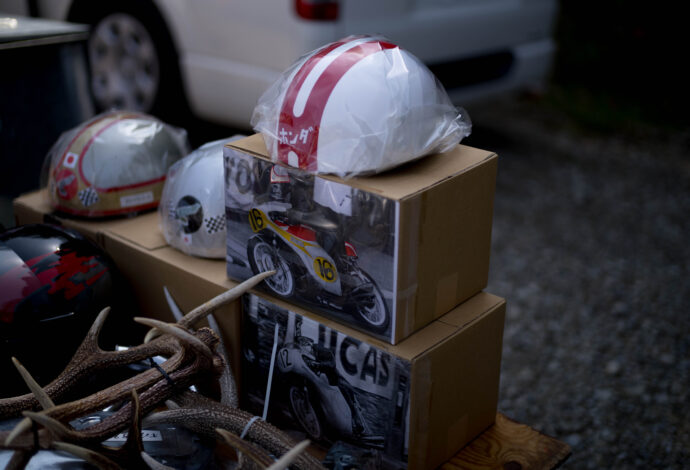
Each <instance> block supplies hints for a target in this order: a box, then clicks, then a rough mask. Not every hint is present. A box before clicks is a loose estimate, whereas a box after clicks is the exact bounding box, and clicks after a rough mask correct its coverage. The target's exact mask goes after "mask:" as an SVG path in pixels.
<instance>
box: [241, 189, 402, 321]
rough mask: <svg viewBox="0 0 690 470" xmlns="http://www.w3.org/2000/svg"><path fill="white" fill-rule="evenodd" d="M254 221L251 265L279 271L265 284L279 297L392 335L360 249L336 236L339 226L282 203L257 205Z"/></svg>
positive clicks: (256, 269)
mask: <svg viewBox="0 0 690 470" xmlns="http://www.w3.org/2000/svg"><path fill="white" fill-rule="evenodd" d="M248 217H249V224H250V227H251V229H252V231H253V232H254V235H253V236H252V237H251V238H250V239H249V242H248V244H247V259H248V261H249V264H250V266H251V269H252V271H253V272H254V273H255V274H257V273H259V272H263V271H271V270H275V271H276V274H275V275H273V276H271V277H269V278H267V279H266V280H265V281H264V282H265V284H266V286H267V287H268V288H269V289H270V290H271V291H272V292H273V293H275V294H277V295H278V296H281V297H286V298H290V297H299V299H300V300H301V301H303V302H307V303H312V304H314V305H316V306H317V307H321V308H322V309H325V310H335V311H338V312H342V313H345V314H349V315H352V316H354V317H355V318H356V319H358V320H359V322H360V323H363V324H364V325H365V326H366V328H367V330H369V331H371V332H373V333H383V332H385V331H386V330H387V328H388V326H389V323H390V313H389V311H388V307H387V305H386V301H385V299H384V297H383V294H382V293H381V290H380V289H379V287H378V286H377V285H376V283H375V282H374V280H373V279H372V278H371V276H370V275H369V274H367V273H366V272H364V271H363V270H362V269H361V268H360V267H359V266H358V264H357V252H356V250H355V247H354V246H353V245H352V244H351V243H349V242H348V241H344V240H340V238H339V237H338V236H337V235H336V234H337V232H338V230H337V229H338V227H337V226H336V224H335V223H333V222H332V221H330V220H328V219H327V218H325V217H322V216H319V214H318V213H314V212H308V213H305V212H301V211H298V210H294V209H290V210H285V206H284V205H283V204H282V203H280V202H266V203H263V204H260V205H256V206H255V207H253V208H251V209H250V210H249V213H248ZM326 246H328V247H330V249H329V250H327V249H326V248H325V247H326Z"/></svg>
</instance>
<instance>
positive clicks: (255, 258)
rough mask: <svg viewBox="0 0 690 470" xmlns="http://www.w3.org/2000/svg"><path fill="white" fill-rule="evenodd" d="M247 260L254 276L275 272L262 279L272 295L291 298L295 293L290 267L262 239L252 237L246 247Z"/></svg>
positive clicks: (275, 250) (278, 251)
mask: <svg viewBox="0 0 690 470" xmlns="http://www.w3.org/2000/svg"><path fill="white" fill-rule="evenodd" d="M247 258H248V259H249V264H250V265H251V268H252V272H253V273H254V274H258V273H262V272H265V271H275V272H276V273H275V274H274V275H273V276H270V277H268V278H266V279H264V283H266V285H267V286H268V288H269V289H270V290H271V291H273V292H274V293H276V294H278V295H280V296H282V297H291V296H292V294H293V293H294V292H295V277H294V276H293V275H292V271H290V265H289V264H288V262H287V261H286V260H285V258H283V257H282V256H281V255H280V250H278V249H277V248H276V247H274V246H273V245H272V244H271V243H269V242H267V241H266V240H264V239H263V238H260V237H254V238H252V239H251V240H249V245H248V246H247Z"/></svg>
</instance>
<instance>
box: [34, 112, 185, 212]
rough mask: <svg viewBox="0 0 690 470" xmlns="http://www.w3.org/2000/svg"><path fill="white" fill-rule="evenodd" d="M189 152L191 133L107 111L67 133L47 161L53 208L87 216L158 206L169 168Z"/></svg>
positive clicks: (135, 115)
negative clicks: (188, 134)
mask: <svg viewBox="0 0 690 470" xmlns="http://www.w3.org/2000/svg"><path fill="white" fill-rule="evenodd" d="M187 153H189V144H188V142H187V132H186V131H185V130H184V129H180V128H177V127H173V126H170V125H168V124H166V123H164V122H162V121H160V120H158V119H156V118H154V117H152V116H148V115H146V114H141V113H132V112H127V111H115V112H106V113H103V114H100V115H98V116H96V117H94V118H93V119H90V120H89V121H87V122H85V123H83V124H81V125H79V126H77V127H75V128H74V129H71V130H69V131H67V132H64V133H63V134H62V135H61V136H60V138H59V139H58V141H57V142H56V143H55V144H54V145H53V147H52V148H51V149H50V151H49V153H48V155H47V156H46V160H45V162H44V173H45V174H44V176H43V178H44V179H46V181H45V184H46V185H47V186H48V197H49V200H50V203H51V205H52V207H53V208H54V209H57V210H59V211H62V212H65V213H68V214H73V215H79V216H87V217H104V216H113V215H123V214H131V213H136V212H141V211H144V210H147V209H152V208H155V207H157V206H158V203H159V201H160V197H161V192H162V190H163V183H164V182H165V176H166V172H167V171H168V168H169V167H170V165H172V164H173V163H174V162H176V161H177V160H179V159H180V158H182V157H184V156H185V155H186V154H187Z"/></svg>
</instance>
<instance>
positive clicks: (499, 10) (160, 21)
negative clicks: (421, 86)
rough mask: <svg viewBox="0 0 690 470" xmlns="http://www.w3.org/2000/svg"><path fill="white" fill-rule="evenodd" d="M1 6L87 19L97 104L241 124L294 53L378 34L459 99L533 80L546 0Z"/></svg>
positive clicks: (548, 53)
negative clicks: (182, 107)
mask: <svg viewBox="0 0 690 470" xmlns="http://www.w3.org/2000/svg"><path fill="white" fill-rule="evenodd" d="M0 12H2V13H4V14H7V13H10V14H20V15H29V16H38V17H44V18H53V19H59V20H66V21H70V22H76V23H86V24H89V25H91V26H92V29H91V35H90V41H89V56H90V61H91V68H92V91H93V96H94V99H95V102H96V104H97V106H98V107H99V108H110V107H113V106H117V107H126V108H129V109H138V110H142V111H145V112H151V113H154V114H155V113H157V112H161V111H163V110H165V109H173V108H175V107H176V106H179V104H180V100H182V99H184V100H186V103H188V105H189V108H190V109H191V111H192V113H193V114H195V115H196V116H198V117H200V118H203V119H206V120H209V121H214V122H217V123H220V124H225V125H231V126H236V127H239V128H248V127H249V119H250V117H251V113H252V110H253V109H254V106H255V104H256V102H257V100H258V98H259V96H260V95H261V93H262V92H263V91H264V90H265V89H266V88H267V87H268V86H269V85H270V84H271V83H273V81H274V80H275V79H276V78H277V77H278V75H279V74H280V73H281V72H282V71H283V70H284V69H286V68H287V67H288V66H289V65H290V64H292V63H293V62H294V61H295V60H296V59H297V58H298V57H299V56H301V55H303V54H305V53H307V52H309V51H311V50H313V49H316V48H317V47H320V46H322V45H324V44H327V43H330V42H333V41H335V40H338V39H341V38H342V37H345V36H347V35H350V34H367V33H371V34H380V35H383V36H385V37H387V38H388V39H390V40H391V41H392V42H394V43H396V44H398V45H400V46H401V47H403V48H405V49H407V50H408V51H410V52H412V53H413V54H414V55H416V56H417V57H419V58H420V59H421V60H423V61H424V62H425V63H426V64H427V65H428V66H429V67H430V68H431V70H432V71H433V72H434V73H435V74H436V76H437V77H438V78H439V79H440V81H441V82H442V83H443V84H444V86H445V87H446V90H447V91H448V93H449V95H450V96H451V98H452V99H453V100H454V101H455V102H456V103H458V104H460V105H463V104H466V103H468V102H470V101H472V100H476V99H480V98H484V97H486V96H487V95H490V94H495V93H497V92H505V91H512V90H518V89H524V88H532V87H539V86H540V85H541V84H543V82H544V80H545V79H546V78H547V75H548V73H549V69H550V66H551V63H552V59H553V56H554V52H555V45H554V41H553V38H552V36H553V27H554V24H555V19H556V14H557V2H556V1H555V0H245V1H240V0H118V1H103V0H99V1H92V0H0Z"/></svg>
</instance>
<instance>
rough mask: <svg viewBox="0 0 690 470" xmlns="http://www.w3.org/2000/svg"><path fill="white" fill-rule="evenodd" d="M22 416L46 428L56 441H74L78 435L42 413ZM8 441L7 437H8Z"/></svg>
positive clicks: (30, 413)
mask: <svg viewBox="0 0 690 470" xmlns="http://www.w3.org/2000/svg"><path fill="white" fill-rule="evenodd" d="M22 414H23V415H24V416H26V417H27V418H29V419H31V421H35V422H36V423H38V424H40V425H41V426H43V427H44V428H46V429H47V430H48V431H50V432H51V433H52V434H53V435H54V436H55V437H56V438H57V439H59V440H62V441H65V440H70V439H72V440H74V439H75V438H76V437H77V436H78V433H77V431H74V430H72V429H69V428H68V427H67V426H66V425H64V424H62V423H61V422H60V421H58V420H57V419H55V418H51V417H50V416H48V415H46V414H44V413H36V412H34V411H24V412H23V413H22ZM8 440H9V437H8Z"/></svg>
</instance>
